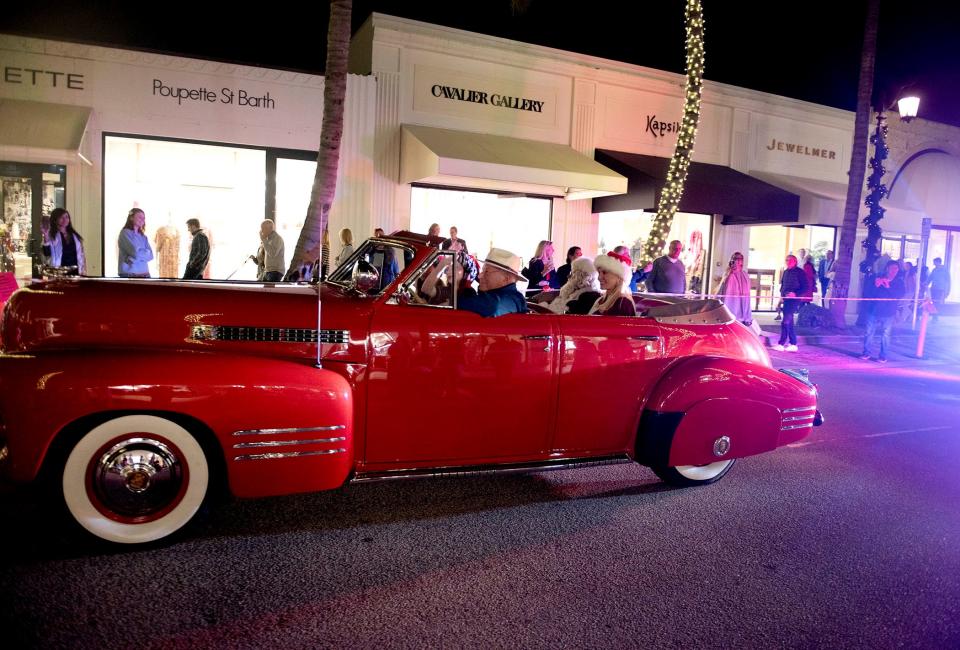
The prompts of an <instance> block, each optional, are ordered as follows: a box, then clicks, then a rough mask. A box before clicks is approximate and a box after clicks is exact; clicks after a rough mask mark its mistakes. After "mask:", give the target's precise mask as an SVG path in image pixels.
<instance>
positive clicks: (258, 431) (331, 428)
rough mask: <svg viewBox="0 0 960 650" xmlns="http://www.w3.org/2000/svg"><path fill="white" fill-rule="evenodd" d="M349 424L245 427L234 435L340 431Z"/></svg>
mask: <svg viewBox="0 0 960 650" xmlns="http://www.w3.org/2000/svg"><path fill="white" fill-rule="evenodd" d="M346 428H347V425H345V424H334V425H333V426H328V427H304V428H299V429H244V430H242V431H234V432H233V435H235V436H274V435H281V434H284V433H307V432H309V431H339V430H340V429H346Z"/></svg>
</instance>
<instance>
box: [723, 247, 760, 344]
mask: <svg viewBox="0 0 960 650" xmlns="http://www.w3.org/2000/svg"><path fill="white" fill-rule="evenodd" d="M717 293H718V294H719V296H720V299H721V300H723V304H725V305H726V306H727V309H729V310H730V312H731V313H732V314H733V315H734V317H736V319H737V320H738V321H740V322H741V323H743V324H744V325H747V326H749V325H750V323H752V322H753V312H752V311H751V310H750V276H748V275H747V272H746V271H744V270H743V253H741V252H740V251H737V252H736V253H734V254H733V255H732V256H731V257H730V263H729V264H727V270H726V272H725V273H724V275H723V280H721V281H720V289H719V290H718V291H717Z"/></svg>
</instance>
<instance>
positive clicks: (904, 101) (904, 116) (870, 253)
mask: <svg viewBox="0 0 960 650" xmlns="http://www.w3.org/2000/svg"><path fill="white" fill-rule="evenodd" d="M896 104H897V110H898V111H899V113H900V120H901V121H903V122H907V123H909V122H910V120H912V119H913V118H915V117H916V116H917V111H918V110H919V108H920V98H919V97H917V96H916V95H905V96H903V97H901V98H900V99H898V100H897V102H896ZM884 106H887V104H886V103H885V102H882V103H881V104H880V106H878V107H877V109H876V113H877V127H876V130H875V131H874V132H873V135H871V136H870V142H871V144H873V148H874V149H873V151H874V153H873V158H871V159H870V176H869V177H868V178H867V197H866V198H865V199H864V200H863V202H864V205H866V206H867V207H868V208H869V209H870V212H869V213H868V214H867V216H866V217H864V219H863V223H864V225H865V226H866V227H867V238H866V239H865V240H864V242H863V248H864V251H865V256H864V259H863V261H862V262H861V263H860V272H861V273H867V272H869V271H870V269H871V267H873V265H874V263H875V262H876V261H877V258H879V257H880V250H879V248H878V247H877V245H878V244H879V243H880V238H881V236H882V235H883V231H882V230H881V229H880V224H879V222H880V220H881V219H883V213H884V212H886V210H885V208H883V207H882V206H881V205H880V201H881V200H883V198H884V197H885V196H887V194H888V193H889V192H888V191H887V186H886V185H885V184H884V183H883V175H884V174H886V173H887V170H886V168H884V166H883V161H884V160H886V158H887V155H888V154H889V152H890V150H889V148H888V147H887V116H886V115H884V112H885V111H889V110H891V109H892V108H893V104H890V105H889V106H887V108H884Z"/></svg>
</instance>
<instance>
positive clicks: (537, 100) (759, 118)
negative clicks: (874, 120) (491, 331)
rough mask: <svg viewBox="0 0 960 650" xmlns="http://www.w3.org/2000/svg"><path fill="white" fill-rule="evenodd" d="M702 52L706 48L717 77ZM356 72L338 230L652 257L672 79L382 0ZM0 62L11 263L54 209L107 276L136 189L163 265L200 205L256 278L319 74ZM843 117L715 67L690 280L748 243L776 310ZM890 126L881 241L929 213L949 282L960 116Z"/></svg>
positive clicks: (46, 48)
mask: <svg viewBox="0 0 960 650" xmlns="http://www.w3.org/2000/svg"><path fill="white" fill-rule="evenodd" d="M678 47H682V44H678ZM709 61H710V52H709V43H708V49H707V71H708V72H709V69H710V68H709ZM350 69H351V73H353V74H351V75H350V77H349V80H348V101H347V106H346V120H345V131H344V146H343V149H342V153H341V155H342V159H341V164H340V176H339V180H338V187H337V197H336V202H335V204H334V206H333V211H332V214H331V232H332V233H336V232H338V231H339V229H340V228H341V227H349V228H351V229H352V230H353V232H354V234H355V237H356V239H357V240H361V239H363V238H365V237H366V236H368V235H369V234H370V233H372V231H373V229H374V228H377V227H382V228H384V229H385V230H386V231H387V232H390V231H392V230H406V229H411V230H415V231H420V232H425V231H426V230H427V228H428V227H429V226H430V224H432V223H438V224H440V225H441V228H442V232H444V233H446V230H447V229H448V228H449V227H451V226H455V227H457V228H458V230H459V236H460V237H461V238H462V239H464V240H466V242H467V243H468V246H469V249H470V252H472V253H475V254H477V255H479V256H481V257H482V256H483V255H484V254H485V253H486V250H487V249H488V248H489V247H490V246H498V247H502V248H508V249H510V250H513V251H514V252H516V253H517V254H519V255H521V256H522V257H524V258H529V257H530V256H531V255H532V254H533V252H534V249H535V248H536V246H537V243H538V242H539V241H540V240H550V241H552V242H553V243H554V246H555V249H556V251H557V253H556V259H555V261H556V263H557V264H561V263H563V259H562V258H563V255H564V253H565V251H566V249H567V247H570V246H580V247H581V248H582V249H583V251H584V253H585V254H586V255H589V256H592V255H595V254H597V253H598V252H603V251H606V250H610V249H612V248H613V247H614V246H617V245H621V244H622V245H625V246H628V247H629V248H631V249H632V250H633V251H634V252H635V257H638V255H639V250H641V249H642V243H643V240H644V239H645V238H646V237H647V235H648V233H649V224H650V221H651V219H652V216H653V213H654V212H655V209H656V199H657V197H658V196H659V191H660V187H661V185H662V182H663V173H662V172H661V170H665V169H666V163H667V160H668V159H669V158H670V156H671V155H672V153H673V149H674V146H675V144H676V137H675V130H676V128H677V123H678V122H679V121H680V118H681V112H682V107H683V90H684V77H683V76H682V75H677V74H673V73H667V72H663V71H658V70H653V69H650V68H644V67H640V66H634V65H629V64H625V63H618V62H615V61H609V60H605V59H599V58H595V57H590V56H586V55H581V54H575V53H571V52H564V51H559V50H555V49H550V48H545V47H540V46H535V45H529V44H524V43H519V42H515V41H509V40H505V39H500V38H495V37H490V36H484V35H480V34H475V33H470V32H464V31H460V30H454V29H449V28H445V27H438V26H434V25H429V24H425V23H421V22H416V21H410V20H405V19H399V18H394V17H390V16H384V15H379V14H374V15H373V16H371V17H370V19H369V20H368V21H367V22H366V23H365V25H364V26H363V27H362V28H361V29H360V30H359V31H358V33H357V34H356V35H355V36H354V38H353V41H352V45H351V56H350ZM0 72H2V77H0V118H2V119H0V177H2V183H3V195H2V200H3V205H4V222H5V224H6V226H7V232H8V238H9V239H10V241H11V242H12V244H11V245H12V246H13V248H14V249H16V251H15V252H16V256H17V260H18V261H17V274H18V276H20V277H24V276H29V265H30V257H29V253H30V250H31V249H30V246H32V245H36V243H38V241H39V238H37V237H36V236H35V235H36V229H37V228H38V227H40V226H41V225H42V218H43V215H44V214H49V211H50V209H52V207H55V206H60V207H65V208H67V209H68V210H69V211H70V212H71V214H72V216H73V219H74V223H75V225H76V227H77V230H78V231H79V232H80V233H81V234H82V235H83V236H84V240H85V243H86V249H87V256H88V258H89V259H90V260H91V264H90V265H89V268H88V273H89V274H92V275H99V274H105V275H115V274H116V237H117V233H118V232H119V229H120V228H121V227H122V226H123V222H124V219H125V216H126V213H127V211H128V210H129V209H130V208H131V207H140V208H142V209H144V210H145V212H146V214H147V234H148V236H149V237H150V240H151V242H152V243H153V244H154V245H155V249H157V250H158V251H159V249H161V248H162V249H163V250H164V251H165V254H166V256H165V257H164V258H163V259H161V257H162V256H161V255H159V254H158V255H157V259H155V260H154V262H153V263H152V266H151V272H152V274H153V275H154V276H158V277H164V276H174V275H176V273H178V272H179V271H181V270H182V268H183V265H184V264H185V262H186V251H187V250H188V236H187V234H186V230H185V227H184V221H185V220H186V219H187V218H191V217H196V218H198V219H200V221H201V223H202V224H203V225H204V226H205V227H207V228H208V229H209V231H210V232H211V234H212V238H213V241H214V253H213V261H212V263H211V268H210V276H211V277H215V278H225V277H228V276H231V274H232V277H236V278H249V277H251V275H252V268H250V265H249V264H246V265H245V264H244V260H245V259H246V257H247V256H248V255H249V254H251V253H253V252H254V251H255V249H256V246H257V244H258V239H257V230H258V228H259V223H260V221H261V220H262V219H263V218H265V217H267V218H273V219H275V220H276V222H277V225H278V229H279V231H280V232H281V233H282V234H283V235H284V237H285V239H286V240H287V248H288V255H289V253H290V252H291V251H292V247H293V244H294V242H295V240H296V237H297V234H298V232H299V228H300V225H301V224H302V222H303V217H304V215H305V211H306V201H307V197H308V195H309V187H310V183H311V182H312V178H313V169H314V167H313V159H314V158H315V155H316V154H315V151H316V148H317V144H318V142H319V137H320V133H319V130H320V122H321V111H322V91H323V78H322V77H318V76H312V75H306V74H300V73H293V72H285V71H279V70H268V69H262V68H253V67H245V66H238V65H231V64H224V63H217V62H211V61H200V60H196V59H188V58H181V57H172V56H162V55H155V54H147V53H141V52H131V51H125V50H119V49H113V48H100V47H90V46H85V45H76V44H69V43H61V42H55V41H47V40H36V39H28V38H21V37H12V36H3V35H0ZM921 112H922V107H921ZM853 122H854V116H853V114H852V113H851V112H849V111H843V110H838V109H833V108H829V107H824V106H819V105H815V104H811V103H808V102H802V101H798V100H793V99H789V98H785V97H780V96H775V95H770V94H766V93H760V92H756V91H751V90H746V89H742V88H737V87H733V86H729V85H724V84H718V83H713V82H710V81H706V82H705V83H704V92H703V102H702V114H701V120H700V126H699V130H698V133H697V139H696V144H695V149H694V155H693V160H694V164H693V165H692V166H691V170H690V176H689V179H688V183H687V188H686V192H685V195H684V200H683V201H682V202H681V212H680V213H679V214H678V215H677V217H676V219H675V223H674V228H673V231H672V232H671V236H670V239H680V240H681V241H682V242H683V243H684V246H685V248H686V252H685V258H684V259H685V262H686V264H687V267H688V287H689V288H690V289H691V290H693V291H695V292H700V293H709V292H710V291H711V290H713V289H714V288H715V287H716V284H717V281H718V280H719V278H720V276H721V274H722V272H723V270H724V268H725V266H726V262H727V260H728V259H729V257H730V255H731V254H732V253H733V252H734V251H741V252H743V253H744V254H745V255H746V257H747V266H748V267H749V269H750V272H751V276H752V279H753V283H754V291H755V294H756V301H755V307H756V308H759V309H770V308H772V307H773V306H774V304H775V296H776V294H777V293H778V290H777V284H778V281H779V272H780V268H781V266H782V264H783V258H784V256H785V255H786V254H787V253H790V252H793V253H797V252H799V249H801V248H805V249H807V250H808V251H810V252H812V253H813V254H814V256H815V257H819V256H820V255H822V254H823V253H824V252H825V251H826V250H828V249H835V247H836V245H837V243H838V242H837V238H838V236H839V227H840V225H841V222H842V219H843V205H844V201H845V197H846V187H847V185H846V184H847V171H848V169H849V166H850V149H851V144H852V139H853ZM890 132H891V136H890V144H891V157H890V159H889V160H888V164H887V167H888V168H889V169H890V170H891V172H890V175H888V176H887V177H886V179H885V180H886V182H887V185H888V186H889V187H890V188H891V196H890V198H889V199H888V201H887V202H885V206H886V207H888V209H889V210H888V213H887V218H886V219H885V220H884V221H883V222H882V223H881V226H882V227H883V229H884V235H885V239H884V242H883V246H884V251H885V252H888V253H889V254H890V255H891V256H892V257H893V258H894V259H897V258H916V257H918V256H919V254H920V252H919V248H918V242H919V239H920V233H921V219H922V218H923V217H924V216H928V217H930V218H932V220H933V230H932V234H931V238H930V254H928V256H927V258H928V264H929V261H930V260H932V259H933V257H937V256H939V257H941V258H943V259H944V261H945V263H946V264H947V266H948V268H951V269H952V270H954V271H955V272H954V273H953V275H954V277H956V275H957V272H960V215H958V210H957V208H956V207H955V206H957V205H958V203H957V201H956V200H955V199H956V198H958V197H955V196H954V195H955V194H956V193H957V192H958V191H960V190H958V189H957V188H958V187H960V183H958V182H957V181H960V129H956V128H954V127H949V126H944V125H939V124H933V123H929V122H924V121H923V120H916V121H914V122H912V123H911V124H909V125H903V124H900V123H899V122H898V120H897V119H896V117H892V118H891V129H890ZM865 213H866V209H865V208H862V209H861V215H863V214H865ZM865 232H866V231H865V229H863V228H861V230H860V231H859V236H858V242H857V248H856V249H855V250H856V251H858V253H857V254H856V256H855V257H857V258H858V257H859V250H860V249H859V244H860V241H861V240H862V237H863V236H864V235H865ZM334 237H335V236H334ZM31 239H33V240H35V241H34V244H31ZM332 248H333V251H332V252H333V254H334V255H336V253H337V252H338V249H339V247H338V244H337V242H336V241H334V242H333V246H332ZM894 249H896V250H894ZM636 261H638V262H639V261H640V260H639V259H637V260H636ZM856 261H858V260H857V259H855V263H856ZM853 290H854V291H856V290H857V287H856V286H854V288H853ZM958 294H960V292H958V291H957V290H954V292H953V293H952V294H951V298H950V299H951V300H958V299H960V296H958Z"/></svg>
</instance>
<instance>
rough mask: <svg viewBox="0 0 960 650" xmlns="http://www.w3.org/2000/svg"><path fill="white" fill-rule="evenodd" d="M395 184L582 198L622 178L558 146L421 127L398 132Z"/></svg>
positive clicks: (618, 184)
mask: <svg viewBox="0 0 960 650" xmlns="http://www.w3.org/2000/svg"><path fill="white" fill-rule="evenodd" d="M400 182H401V183H425V184H428V185H445V186H453V187H473V188H478V189H484V190H495V191H499V192H519V193H526V194H542V195H546V196H558V197H563V198H565V199H567V200H576V199H587V198H593V197H596V196H608V195H610V194H623V193H625V192H626V191H627V179H626V177H624V176H621V175H620V174H618V173H617V172H615V171H613V170H610V169H608V168H606V167H604V166H603V165H601V164H600V163H598V162H596V161H594V160H591V159H590V158H588V157H587V156H584V155H583V154H581V153H579V152H577V151H575V150H574V149H572V148H570V147H568V146H567V145H562V144H551V143H548V142H538V141H535V140H521V139H519V138H510V137H506V136H502V135H488V134H485V133H470V132H467V131H454V130H451V129H436V128H432V127H426V126H417V125H408V124H405V125H403V126H402V127H401V144H400Z"/></svg>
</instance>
